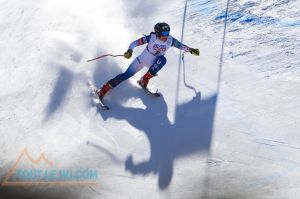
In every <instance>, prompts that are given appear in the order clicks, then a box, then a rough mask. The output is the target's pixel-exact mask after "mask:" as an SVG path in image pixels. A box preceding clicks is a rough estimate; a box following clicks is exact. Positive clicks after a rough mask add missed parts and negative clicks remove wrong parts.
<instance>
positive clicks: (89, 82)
mask: <svg viewBox="0 0 300 199" xmlns="http://www.w3.org/2000/svg"><path fill="white" fill-rule="evenodd" d="M88 86H89V87H90V89H91V90H92V94H93V96H94V102H95V103H97V104H99V106H100V107H101V108H103V109H104V110H109V109H110V108H109V107H108V106H107V105H105V104H104V103H103V101H102V100H100V99H99V97H98V94H97V87H96V86H95V85H94V84H93V83H92V81H90V80H89V81H88Z"/></svg>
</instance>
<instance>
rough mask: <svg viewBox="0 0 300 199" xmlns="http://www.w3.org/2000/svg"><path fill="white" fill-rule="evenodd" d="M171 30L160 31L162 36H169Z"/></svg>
mask: <svg viewBox="0 0 300 199" xmlns="http://www.w3.org/2000/svg"><path fill="white" fill-rule="evenodd" d="M169 33H170V32H169V31H163V32H161V33H160V35H161V36H169Z"/></svg>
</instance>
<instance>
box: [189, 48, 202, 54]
mask: <svg viewBox="0 0 300 199" xmlns="http://www.w3.org/2000/svg"><path fill="white" fill-rule="evenodd" d="M190 53H191V54H192V55H195V56H199V55H200V52H199V49H198V48H190Z"/></svg>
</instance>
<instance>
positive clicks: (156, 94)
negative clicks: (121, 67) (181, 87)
mask: <svg viewBox="0 0 300 199" xmlns="http://www.w3.org/2000/svg"><path fill="white" fill-rule="evenodd" d="M137 83H138V85H139V86H140V87H141V88H142V89H143V90H145V91H146V92H147V93H149V94H151V95H152V96H154V97H160V96H161V93H159V92H158V89H156V91H153V90H152V89H150V88H148V87H144V86H142V85H141V84H140V81H139V80H138V81H137Z"/></svg>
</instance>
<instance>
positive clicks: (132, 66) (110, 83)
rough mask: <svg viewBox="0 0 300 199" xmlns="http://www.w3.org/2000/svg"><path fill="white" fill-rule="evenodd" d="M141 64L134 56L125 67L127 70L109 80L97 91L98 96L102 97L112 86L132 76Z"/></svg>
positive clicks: (139, 68) (140, 67)
mask: <svg viewBox="0 0 300 199" xmlns="http://www.w3.org/2000/svg"><path fill="white" fill-rule="evenodd" d="M142 67H143V65H142V64H141V63H140V61H139V60H138V58H136V59H135V60H134V61H133V62H132V63H131V64H130V65H129V67H128V68H127V70H126V71H125V72H124V73H122V74H119V75H117V76H116V77H114V78H113V79H111V80H109V81H108V82H107V83H106V84H105V85H104V86H103V87H102V88H101V90H100V91H99V93H98V95H99V98H100V99H102V98H103V97H104V95H105V94H106V93H107V92H108V91H109V90H110V89H112V88H114V87H116V86H118V85H119V84H120V83H122V82H123V81H125V80H127V79H128V78H130V77H132V76H133V75H134V74H135V73H137V72H138V71H139V70H141V69H142Z"/></svg>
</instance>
